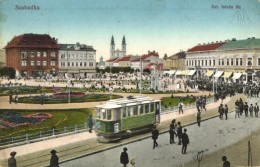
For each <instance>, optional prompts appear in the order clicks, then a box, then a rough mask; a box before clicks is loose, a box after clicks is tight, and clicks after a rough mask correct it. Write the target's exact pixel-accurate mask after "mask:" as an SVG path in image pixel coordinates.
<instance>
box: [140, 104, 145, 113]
mask: <svg viewBox="0 0 260 167" xmlns="http://www.w3.org/2000/svg"><path fill="white" fill-rule="evenodd" d="M139 108H140V114H143V113H144V106H143V105H139Z"/></svg>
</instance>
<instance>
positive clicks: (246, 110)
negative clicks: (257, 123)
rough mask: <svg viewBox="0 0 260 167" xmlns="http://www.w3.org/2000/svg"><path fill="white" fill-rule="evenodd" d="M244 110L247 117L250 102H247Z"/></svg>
mask: <svg viewBox="0 0 260 167" xmlns="http://www.w3.org/2000/svg"><path fill="white" fill-rule="evenodd" d="M244 111H245V116H246V117H247V116H248V104H247V102H245V105H244Z"/></svg>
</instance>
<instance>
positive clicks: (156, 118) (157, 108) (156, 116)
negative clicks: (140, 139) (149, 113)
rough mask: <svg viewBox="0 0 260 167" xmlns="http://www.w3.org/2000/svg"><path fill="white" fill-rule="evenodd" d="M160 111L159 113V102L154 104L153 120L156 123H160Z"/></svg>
mask: <svg viewBox="0 0 260 167" xmlns="http://www.w3.org/2000/svg"><path fill="white" fill-rule="evenodd" d="M160 111H161V105H160V102H156V103H155V120H156V123H160Z"/></svg>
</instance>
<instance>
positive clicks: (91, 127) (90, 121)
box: [88, 115, 94, 133]
mask: <svg viewBox="0 0 260 167" xmlns="http://www.w3.org/2000/svg"><path fill="white" fill-rule="evenodd" d="M93 125H94V121H93V117H92V115H90V116H89V118H88V127H89V133H92V129H93Z"/></svg>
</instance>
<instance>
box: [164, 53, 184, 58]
mask: <svg viewBox="0 0 260 167" xmlns="http://www.w3.org/2000/svg"><path fill="white" fill-rule="evenodd" d="M172 58H178V59H185V58H186V53H185V52H178V53H176V54H174V55H172V56H170V57H169V58H168V59H172Z"/></svg>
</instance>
